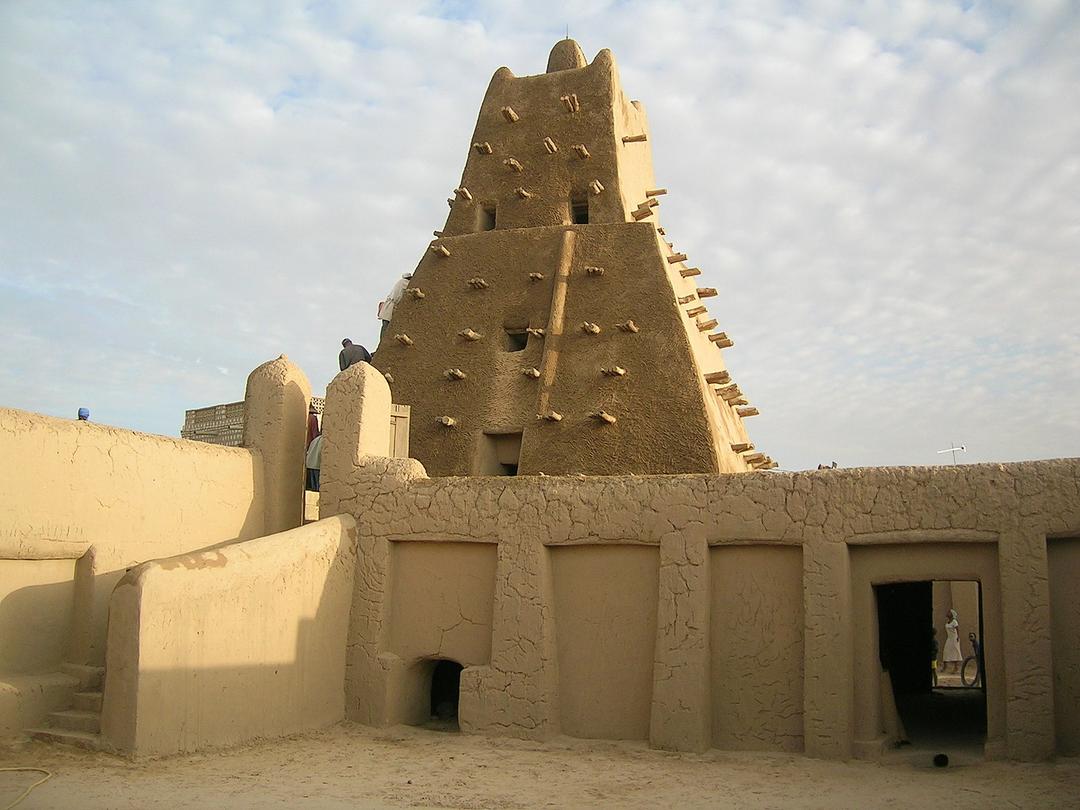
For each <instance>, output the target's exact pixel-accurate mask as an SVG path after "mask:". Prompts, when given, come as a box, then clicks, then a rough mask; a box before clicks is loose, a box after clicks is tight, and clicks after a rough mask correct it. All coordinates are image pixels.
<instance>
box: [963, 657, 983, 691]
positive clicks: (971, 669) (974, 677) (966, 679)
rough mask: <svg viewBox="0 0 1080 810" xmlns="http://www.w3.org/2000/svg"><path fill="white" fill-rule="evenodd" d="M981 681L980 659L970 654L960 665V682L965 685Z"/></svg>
mask: <svg viewBox="0 0 1080 810" xmlns="http://www.w3.org/2000/svg"><path fill="white" fill-rule="evenodd" d="M978 682H979V659H977V658H976V657H975V656H974V655H969V656H968V657H967V658H965V659H964V663H963V664H961V665H960V683H962V684H963V685H964V686H974V685H975V684H977V683H978Z"/></svg>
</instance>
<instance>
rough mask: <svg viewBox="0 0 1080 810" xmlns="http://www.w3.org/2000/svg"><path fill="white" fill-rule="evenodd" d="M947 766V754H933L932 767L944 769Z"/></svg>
mask: <svg viewBox="0 0 1080 810" xmlns="http://www.w3.org/2000/svg"><path fill="white" fill-rule="evenodd" d="M948 764H949V755H948V754H934V767H935V768H944V767H946V766H947V765H948Z"/></svg>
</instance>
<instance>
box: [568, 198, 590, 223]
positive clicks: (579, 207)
mask: <svg viewBox="0 0 1080 810" xmlns="http://www.w3.org/2000/svg"><path fill="white" fill-rule="evenodd" d="M570 224H571V225H588V224H589V198H588V197H587V196H586V195H584V194H581V195H575V196H573V197H571V198H570Z"/></svg>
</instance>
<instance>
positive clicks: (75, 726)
mask: <svg viewBox="0 0 1080 810" xmlns="http://www.w3.org/2000/svg"><path fill="white" fill-rule="evenodd" d="M60 670H61V671H62V672H63V673H64V674H65V675H70V676H71V677H73V678H75V679H76V680H77V681H78V682H79V686H78V691H77V692H75V694H74V695H72V702H71V706H70V707H69V708H67V709H62V710H60V711H56V712H52V713H51V714H50V715H49V726H48V727H47V728H32V729H27V732H26V733H27V734H29V735H30V736H31V737H32V738H33V739H35V740H42V741H43V742H54V743H64V744H65V745H75V746H78V747H79V748H88V749H91V750H94V751H96V750H98V749H100V748H101V699H102V690H103V688H104V682H105V668H104V667H89V666H83V665H81V664H61V665H60Z"/></svg>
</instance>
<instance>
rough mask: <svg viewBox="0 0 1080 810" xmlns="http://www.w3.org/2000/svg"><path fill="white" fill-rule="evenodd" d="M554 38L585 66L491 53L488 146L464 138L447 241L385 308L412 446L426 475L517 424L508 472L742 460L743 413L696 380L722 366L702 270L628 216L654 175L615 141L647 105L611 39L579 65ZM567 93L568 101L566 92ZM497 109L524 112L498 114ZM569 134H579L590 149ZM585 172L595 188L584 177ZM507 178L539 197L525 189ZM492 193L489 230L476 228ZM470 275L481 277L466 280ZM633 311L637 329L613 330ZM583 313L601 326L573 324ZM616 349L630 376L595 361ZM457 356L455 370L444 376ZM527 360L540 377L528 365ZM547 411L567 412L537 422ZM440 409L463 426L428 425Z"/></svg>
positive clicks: (454, 466) (640, 146) (643, 127)
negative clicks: (540, 70) (574, 218)
mask: <svg viewBox="0 0 1080 810" xmlns="http://www.w3.org/2000/svg"><path fill="white" fill-rule="evenodd" d="M560 48H572V49H574V50H575V51H576V52H577V53H576V56H577V57H580V59H578V58H575V60H574V61H573V62H568V61H563V62H561V64H563V65H569V64H581V65H582V66H581V67H577V68H572V69H562V70H558V71H555V72H549V73H546V74H541V75H538V76H527V77H520V78H519V77H515V76H514V75H513V74H512V73H511V72H510V71H509V70H508V69H506V68H501V69H500V70H499V71H497V72H496V74H495V76H494V77H493V78H492V80H491V84H490V86H489V88H488V91H487V94H486V95H485V98H484V101H483V104H482V105H481V109H480V114H479V117H478V120H477V124H476V128H475V131H474V133H473V138H472V141H471V143H481V144H488V145H489V146H490V147H491V150H492V152H491V154H486V153H483V152H480V151H477V150H476V149H473V148H470V150H469V157H468V160H467V163H466V166H465V170H464V173H463V175H462V180H461V187H462V188H463V189H465V190H467V191H468V196H465V195H464V194H455V195H454V198H453V200H452V205H451V212H450V215H449V217H448V219H447V222H446V225H445V226H444V228H443V230H442V231H441V233H442V234H443V237H442V238H440V239H438V240H437V245H438V246H440V247H441V248H444V249H446V250H448V251H449V254H450V255H448V256H443V255H440V254H437V253H433V252H430V251H428V252H425V254H424V257H423V258H422V259H421V261H420V263H419V265H418V266H417V268H416V271H415V273H414V276H413V279H412V281H411V282H410V285H409V286H410V288H411V289H413V290H416V289H419V290H420V291H421V292H422V293H423V294H424V297H423V298H413V297H411V296H410V295H406V297H405V298H404V299H403V300H402V302H401V303H400V304H399V305H398V306H396V307H395V310H394V319H393V323H392V325H391V329H390V332H389V333H388V335H389V336H388V338H387V340H384V341H383V342H382V343H381V344H380V346H379V349H378V350H377V352H376V354H375V358H374V360H373V362H374V364H375V365H376V366H377V367H378V368H379V369H380V370H382V371H384V372H387V373H389V374H390V375H391V377H392V378H393V382H392V387H393V390H394V396H395V399H396V400H397V401H399V402H405V403H408V404H410V405H412V406H413V423H412V430H413V433H412V454H413V455H414V456H415V457H416V458H418V459H419V460H420V461H421V462H423V463H424V465H425V466H426V468H427V470H428V473H429V474H430V475H433V476H434V475H468V474H475V473H477V472H478V471H479V470H478V467H479V461H478V460H479V458H480V456H481V455H482V454H483V448H482V444H483V433H484V432H489V433H503V432H514V433H518V432H523V433H524V435H523V440H522V458H521V464H520V466H519V468H518V472H519V474H523V473H536V472H546V473H548V474H571V473H578V472H581V473H586V474H611V473H669V472H717V471H721V472H742V471H745V470H747V469H749V466H748V465H747V464H746V463H745V462H744V461H743V460H742V459H741V458H740V457H739V455H738V454H737V453H735V452H733V451H732V449H731V444H732V443H742V442H746V441H747V437H746V432H745V429H744V427H743V425H742V418H741V417H739V416H738V415H737V413H736V412H735V410H734V409H733V407H732V406H731V405H728V404H727V403H725V402H724V401H723V400H722V399H719V398H718V397H717V394H716V391H715V388H714V387H713V386H710V385H708V384H706V383H705V382H704V375H705V374H708V373H711V372H717V371H724V370H725V366H724V362H723V358H722V355H721V352H720V350H719V349H717V347H716V344H715V343H712V342H710V341H709V340H708V338H707V332H708V331H709V330H705V331H701V330H700V329H699V328H698V322H699V321H700V322H702V323H704V322H706V321H707V320H708V319H709V317H711V316H708V315H701V316H696V318H692V317H690V316H689V315H687V314H686V312H687V311H688V310H691V309H692V308H693V307H695V306H698V305H700V304H701V301H700V300H698V299H697V294H696V290H697V281H696V277H690V278H684V277H683V276H682V275H681V274H680V271H681V270H685V269H686V268H687V264H686V263H684V262H675V263H672V262H669V261H668V259H669V258H670V257H673V253H674V250H673V249H672V248H671V247H670V246H669V245H668V244H667V243H666V242H664V241H663V240H661V239H660V238H659V237H658V235H657V232H656V227H657V218H656V214H655V209H652V210H653V212H654V213H652V214H651V215H650V217H649V218H648V221H644V222H635V221H634V219H633V217H632V215H631V212H632V211H633V210H636V209H637V207H638V206H639V205H640V204H641V203H643V202H645V201H646V199H647V197H646V191H648V190H653V186H654V181H653V175H652V162H651V153H650V147H649V143H648V142H647V141H646V142H631V143H626V142H624V141H623V137H624V136H628V137H634V136H640V135H647V129H648V127H647V121H646V117H645V114H644V110H643V108H642V107H641V105H640V104H638V103H637V102H633V103H631V102H629V101H627V99H626V96H625V95H624V94H623V92H622V89H621V87H620V85H619V79H618V71H617V69H616V66H615V61H614V57H613V56H612V55H611V52H610V51H606V50H604V51H601V52H600V53H599V54H598V55H597V57H596V58H595V59H594V60H593V62H592V63H591V64H589V65H585V64H584V57H583V56H581V54H580V49H579V48H578V46H577V44H576V43H573V42H570V43H569V45H567V44H566V43H565V42H563V43H559V44H558V45H557V46H556V48H555V50H556V51H557V50H559V49H560ZM553 53H554V51H553ZM569 94H573V95H576V96H577V99H578V102H579V105H580V109H579V110H577V111H576V112H570V111H568V110H567V108H566V107H565V105H564V104H563V102H562V101H561V100H560V99H561V97H562V96H564V95H569ZM505 107H510V108H512V109H513V110H514V111H515V113H516V114H517V115H518V120H516V121H515V122H513V123H510V122H508V121H507V120H506V118H505V117H504V115H503V109H504V108H505ZM545 138H550V139H551V140H552V141H553V142H554V143H555V144H556V145H557V147H558V150H557V151H556V152H554V153H549V152H548V150H547V149H546V148H545V146H544V139H545ZM576 144H583V145H585V146H586V147H587V148H588V150H589V153H590V156H589V157H588V158H587V159H584V160H583V159H581V158H580V157H578V156H577V154H575V152H574V151H573V149H572V147H573V146H574V145H576ZM508 161H514V164H512V165H513V166H520V171H516V170H515V169H514V168H512V166H511V165H508V164H507V162H508ZM594 181H599V182H600V183H601V184H602V185H603V187H604V189H603V191H601V192H599V193H594V192H593V191H591V190H590V188H589V185H590V183H592V182H594ZM518 189H525V190H526V191H528V192H529V194H531V195H532V196H530V197H529V198H527V199H522V198H521V197H520V196H519V194H518V193H517V190H518ZM579 197H580V198H581V199H582V200H585V201H587V203H588V208H589V224H588V225H578V226H570V225H569V223H570V222H571V217H570V201H571V199H572V198H579ZM492 207H494V208H495V211H496V230H493V231H481V232H478V230H479V227H480V226H479V223H480V221H481V219H482V216H481V214H482V212H483V210H484V209H485V208H486V209H491V208H492ZM586 267H601V268H603V270H604V275H603V276H590V275H588V274H587V273H586V271H585V268H586ZM530 273H539V274H541V275H542V278H540V279H539V280H534V279H530ZM473 278H482V279H484V280H485V281H486V282H487V283H488V285H489V286H488V288H486V289H474V288H472V287H470V286H469V285H468V283H467V282H468V281H469V280H470V279H473ZM688 297H689V298H691V299H692V300H690V301H689V302H685V303H683V304H679V303H678V301H677V299H679V298H688ZM627 320H633V321H635V322H636V323H637V324H638V325H639V326H641V331H640V333H637V334H634V333H624V332H620V331H619V330H618V329H617V326H616V324H618V323H623V322H625V321H627ZM585 321H589V322H590V323H595V324H597V325H598V326H600V328H601V330H602V331H601V332H600V334H598V335H588V334H586V333H584V332H582V331H581V327H582V324H583V323H584V322H585ZM526 327H532V328H537V329H544V330H546V332H547V334H546V335H545V336H543V337H540V336H530V337H529V338H528V346H527V347H526V348H525V349H524V350H523V351H514V352H508V351H507V349H506V346H505V344H506V336H505V332H504V329H513V330H521V329H524V328H526ZM464 329H471V330H473V332H475V333H478V334H480V335H482V336H483V337H482V338H481V339H479V340H476V341H470V340H468V339H466V338H463V337H461V336H459V335H458V332H460V331H462V330H464ZM395 334H405V335H408V336H409V337H410V338H411V339H412V340H413V345H411V346H404V345H401V344H400V343H398V342H396V341H395V340H393V339H392V336H393V335H395ZM616 365H617V366H621V367H623V368H625V369H626V370H627V375H626V376H625V377H614V378H613V377H605V376H604V375H603V374H602V373H601V368H603V367H612V366H616ZM450 368H456V369H460V370H461V371H463V372H464V373H465V375H466V377H465V379H463V380H449V379H447V378H446V377H445V376H444V375H445V372H446V371H447V370H448V369H450ZM525 368H536V369H539V370H540V372H541V376H540V377H539V378H538V379H533V378H530V377H523V376H522V374H521V372H522V370H523V369H525ZM551 410H554V411H555V412H557V413H559V414H561V415H562V416H563V421H562V422H558V423H550V422H537V415H538V414H539V413H547V412H549V411H551ZM600 410H604V411H606V412H607V413H610V414H611V415H612V416H615V417H616V419H617V420H618V421H617V422H616V423H615V424H612V425H605V424H604V423H602V422H597V421H596V420H595V419H594V418H593V417H591V416H590V414H593V413H595V412H597V411H600ZM440 416H448V417H451V418H453V419H455V420H457V423H458V424H457V425H456V426H455V427H453V428H447V427H444V426H442V425H438V424H437V423H436V422H435V419H436V417H440Z"/></svg>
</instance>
